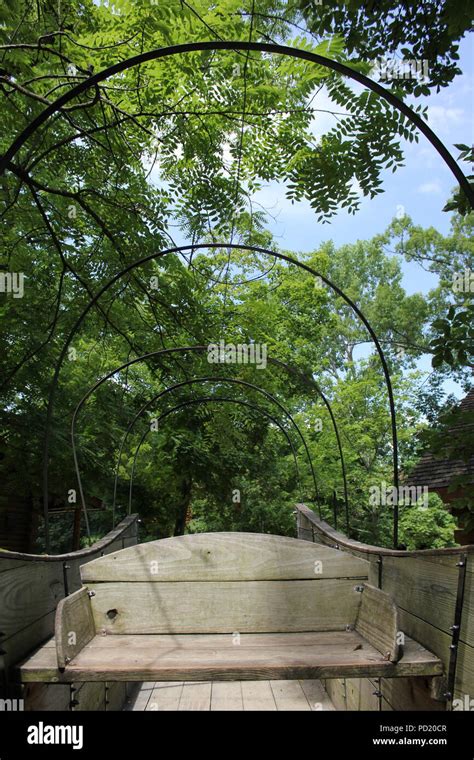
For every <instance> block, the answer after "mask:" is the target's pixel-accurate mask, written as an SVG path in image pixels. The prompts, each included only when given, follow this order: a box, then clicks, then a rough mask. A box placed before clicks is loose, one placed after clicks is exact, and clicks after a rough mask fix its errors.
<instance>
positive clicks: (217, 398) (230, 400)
mask: <svg viewBox="0 0 474 760" xmlns="http://www.w3.org/2000/svg"><path fill="white" fill-rule="evenodd" d="M212 402H216V403H232V404H239V405H241V406H247V407H249V408H250V409H254V410H256V411H258V412H259V413H260V414H263V415H264V416H265V417H268V419H269V420H270V421H271V422H273V423H274V424H275V425H276V426H277V427H278V428H279V429H280V431H281V432H282V433H283V435H284V436H285V438H286V440H287V442H288V444H289V446H290V448H291V452H292V454H293V460H294V463H295V470H296V477H297V480H298V488H299V491H300V493H302V491H301V479H300V472H299V467H298V458H297V456H296V451H295V447H294V445H293V442H292V440H291V438H290V436H289V435H288V432H287V431H286V430H285V428H284V427H283V425H282V424H281V422H279V421H278V420H277V419H276V418H275V417H274V416H273V415H272V414H270V413H269V412H267V410H266V409H263V408H262V407H261V406H258V405H257V404H252V403H250V402H249V401H244V400H243V399H235V398H231V397H229V396H204V397H201V398H193V399H187V400H185V401H182V402H181V403H180V404H177V405H176V406H174V407H173V408H172V409H168V410H167V411H166V412H163V413H162V414H160V416H159V417H158V418H157V422H160V421H161V420H162V419H164V418H165V417H168V415H170V414H171V413H172V412H176V411H178V410H179V409H182V408H184V407H187V406H191V405H192V404H203V403H212ZM149 432H150V428H149V427H148V428H147V429H146V430H145V431H144V433H143V435H142V437H141V438H140V441H139V443H138V446H137V448H136V450H135V456H134V458H133V463H132V471H131V473H130V489H129V502H128V514H131V506H132V491H133V478H134V474H135V464H136V461H137V457H138V453H139V451H140V448H141V445H142V443H143V442H144V440H145V438H146V436H147V435H148V433H149Z"/></svg>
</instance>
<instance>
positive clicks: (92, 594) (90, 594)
mask: <svg viewBox="0 0 474 760" xmlns="http://www.w3.org/2000/svg"><path fill="white" fill-rule="evenodd" d="M87 596H88V597H90V598H91V599H92V597H93V596H95V591H88V592H87Z"/></svg>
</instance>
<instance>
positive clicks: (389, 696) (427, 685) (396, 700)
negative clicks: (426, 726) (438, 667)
mask: <svg viewBox="0 0 474 760" xmlns="http://www.w3.org/2000/svg"><path fill="white" fill-rule="evenodd" d="M431 680H432V679H431V678H382V679H381V691H382V694H383V696H384V699H385V700H386V701H387V702H388V703H389V704H390V706H391V707H392V708H393V709H394V710H401V711H413V712H416V711H419V710H429V711H436V712H445V711H446V703H443V702H436V701H435V700H434V699H432V698H431V693H430V692H431Z"/></svg>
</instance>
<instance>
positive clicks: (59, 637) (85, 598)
mask: <svg viewBox="0 0 474 760" xmlns="http://www.w3.org/2000/svg"><path fill="white" fill-rule="evenodd" d="M95 633H96V631H95V625H94V618H93V616H92V609H91V601H90V599H89V593H88V590H87V587H86V586H83V588H80V589H79V590H78V591H75V592H74V593H73V594H71V595H70V596H66V597H65V599H61V601H60V602H59V604H58V606H57V609H56V618H55V624H54V634H55V639H56V654H57V658H58V668H60V669H61V670H64V668H65V667H66V666H67V664H68V663H69V662H70V661H71V660H72V659H73V657H75V656H76V655H77V654H78V653H79V652H80V651H81V649H83V648H84V647H85V646H86V644H88V643H89V641H91V639H93V638H94V636H95Z"/></svg>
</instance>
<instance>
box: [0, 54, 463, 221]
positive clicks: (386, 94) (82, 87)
mask: <svg viewBox="0 0 474 760" xmlns="http://www.w3.org/2000/svg"><path fill="white" fill-rule="evenodd" d="M204 50H214V51H215V50H235V51H237V50H243V51H246V52H251V51H255V52H260V53H274V54H276V55H285V56H289V57H290V58H299V59H301V60H304V61H309V62H310V63H313V64H317V65H318V66H324V67H325V68H328V69H332V71H336V72H338V73H339V74H342V75H343V76H347V77H350V78H351V79H354V80H355V81H356V82H359V83H360V84H362V85H363V86H364V87H367V88H368V89H369V90H372V92H375V93H376V94H377V95H380V97H382V98H384V100H386V101H387V102H388V103H390V104H391V105H392V106H394V108H396V109H397V110H398V111H400V112H401V113H403V115H404V116H406V117H407V119H408V120H409V121H411V122H412V123H413V124H414V125H415V126H416V127H417V128H418V129H419V130H420V132H422V133H423V134H424V136H425V137H426V138H427V139H428V140H429V141H430V143H431V144H432V145H433V147H434V148H435V150H436V151H437V152H438V153H439V155H440V156H441V158H442V159H443V161H444V162H445V163H446V164H447V166H448V167H449V169H450V170H451V172H452V173H453V174H454V176H455V177H456V179H457V180H458V182H459V184H460V185H461V187H462V189H463V190H464V192H465V193H466V195H467V197H468V199H469V202H470V204H471V206H472V207H473V208H474V190H473V189H472V188H471V185H470V183H469V180H468V179H467V177H466V176H465V175H464V173H463V172H462V171H461V169H460V168H459V166H458V165H457V163H456V161H455V160H454V158H453V157H452V155H451V154H450V152H449V151H448V150H447V148H446V147H445V146H444V145H443V143H442V142H441V140H440V139H439V138H438V137H437V136H436V135H435V133H434V132H433V130H432V129H430V127H428V125H427V124H426V123H425V122H424V121H423V120H422V119H421V118H420V116H418V114H417V113H415V111H413V109H411V108H410V107H409V106H407V105H406V104H405V103H404V102H403V101H402V100H400V99H399V98H397V97H396V96H395V95H393V93H391V92H390V91H389V90H386V89H385V87H382V86H381V85H380V84H378V83H377V82H373V81H372V80H371V79H370V78H369V77H366V76H365V75H364V74H360V73H359V72H358V71H354V70H353V69H351V68H350V67H349V66H346V65H345V64H343V63H339V61H333V60H331V59H330V58H326V57H325V56H322V55H318V54H317V53H312V52H310V51H308V50H299V49H298V48H292V47H288V46H287V45H276V44H274V43H268V42H241V41H235V42H234V41H227V40H216V41H206V42H188V43H185V44H182V45H172V46H170V47H166V48H158V49H156V50H149V51H148V52H146V53H140V54H139V55H135V56H132V57H131V58H128V59H126V60H124V61H120V62H119V63H115V64H113V65H112V66H109V67H108V68H106V69H103V70H102V71H99V72H97V74H93V75H92V76H91V77H89V79H86V80H85V81H83V82H80V83H79V84H77V85H76V86H75V87H73V88H72V89H71V90H69V92H66V93H64V95H61V96H60V97H59V98H57V99H56V100H55V101H54V102H53V103H51V105H49V106H47V107H46V108H45V109H44V110H43V111H42V112H41V113H40V114H38V116H37V117H36V118H35V119H33V121H32V122H31V123H30V124H29V125H28V126H27V127H26V128H25V129H24V130H23V131H22V132H21V133H20V134H19V135H18V137H17V138H16V140H14V142H13V143H12V144H11V145H10V147H9V148H8V150H7V151H6V153H5V155H4V156H3V157H2V159H0V174H2V173H3V172H4V171H5V169H7V168H10V169H11V168H12V166H11V165H10V162H11V160H12V159H13V158H14V156H15V155H16V153H17V152H18V151H19V150H20V148H21V147H22V146H23V145H24V143H25V142H26V141H27V140H28V139H29V137H30V136H31V135H32V134H33V133H34V132H35V131H36V130H37V129H38V128H39V127H40V126H41V125H42V124H44V122H45V121H47V119H48V118H49V117H50V116H52V114H54V113H56V112H57V111H60V110H61V108H62V107H63V106H65V105H66V104H67V103H69V101H71V100H73V99H74V98H75V97H77V96H78V95H81V94H82V93H83V92H86V91H87V90H88V89H90V88H91V87H95V86H96V85H97V84H99V82H102V81H103V80H104V79H107V78H108V77H110V76H113V75H114V74H119V73H120V72H121V71H126V70H127V69H130V68H133V66H138V65H140V64H142V63H145V62H147V61H153V60H158V59H160V58H169V57H170V56H172V55H179V54H183V53H194V52H202V51H204Z"/></svg>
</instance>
